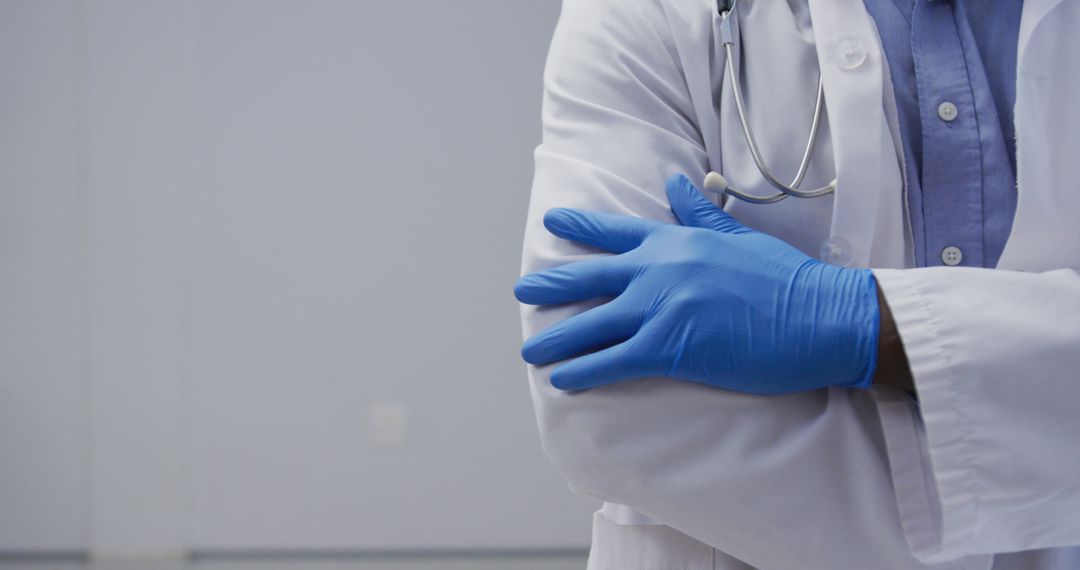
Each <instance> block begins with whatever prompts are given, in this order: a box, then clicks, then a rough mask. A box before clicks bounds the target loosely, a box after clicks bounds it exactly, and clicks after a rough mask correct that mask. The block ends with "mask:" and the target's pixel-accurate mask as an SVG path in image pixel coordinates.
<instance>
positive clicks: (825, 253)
mask: <svg viewBox="0 0 1080 570" xmlns="http://www.w3.org/2000/svg"><path fill="white" fill-rule="evenodd" d="M851 250H852V247H851V242H849V241H848V240H846V239H844V238H842V237H836V236H834V237H831V238H829V239H827V240H825V241H824V242H823V243H822V244H821V251H820V252H819V257H820V258H821V260H822V261H824V262H825V263H828V264H830V265H839V266H840V267H847V266H848V265H849V264H850V263H851Z"/></svg>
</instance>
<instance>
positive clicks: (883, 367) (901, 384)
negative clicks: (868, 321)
mask: <svg viewBox="0 0 1080 570" xmlns="http://www.w3.org/2000/svg"><path fill="white" fill-rule="evenodd" d="M877 300H878V308H879V309H880V311H881V321H880V325H879V327H880V328H879V330H878V351H877V369H876V370H875V371H874V380H873V385H875V386H887V387H891V388H896V389H899V390H903V391H905V392H907V393H909V394H915V381H914V379H913V378H912V376H911V367H910V366H909V365H908V359H907V354H906V353H905V352H904V343H903V342H901V340H900V331H899V330H897V328H896V321H894V320H893V316H892V310H890V309H889V303H888V302H887V301H886V300H885V294H884V293H882V291H881V286H877Z"/></svg>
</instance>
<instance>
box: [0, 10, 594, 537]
mask: <svg viewBox="0 0 1080 570" xmlns="http://www.w3.org/2000/svg"><path fill="white" fill-rule="evenodd" d="M557 12H558V5H557V3H556V2H506V1H505V0H502V1H501V0H467V1H463V2H452V3H451V2H439V1H436V0H421V1H417V2H392V1H383V2H374V1H361V0H355V1H351V2H346V1H329V0H319V1H300V0H293V1H284V0H273V1H266V0H231V1H214V0H204V1H191V2H180V1H172V2H167V1H162V0H156V1H146V0H108V1H106V0H86V1H84V2H61V1H46V2H42V1H37V0H17V1H16V0H0V74H2V77H4V78H5V80H4V81H3V82H0V85H4V87H2V88H0V268H2V269H0V458H2V459H0V461H2V464H3V465H4V469H3V470H2V472H3V475H2V476H0V550H9V551H10V550H42V549H44V550H50V549H52V550H55V549H60V550H71V549H81V548H89V549H91V550H94V551H96V552H104V553H109V552H121V553H125V552H126V553H134V552H163V551H173V550H180V549H186V548H194V549H199V550H220V549H225V550H244V549H274V550H293V549H298V550H307V549H319V550H327V549H331V550H334V549H344V550H353V549H399V548H400V549H408V548H546V547H557V548H565V547H578V546H583V545H585V544H586V543H587V541H588V522H589V517H588V511H589V510H590V509H591V508H592V507H593V505H592V504H591V503H590V502H588V501H585V500H583V499H580V498H577V497H575V496H573V495H572V494H571V493H570V491H569V490H568V489H567V487H566V486H565V484H564V483H563V482H562V481H561V479H560V477H559V476H558V474H557V473H556V471H555V469H554V467H552V466H551V465H550V464H549V463H548V462H547V460H546V458H544V457H543V454H542V452H541V451H540V448H539V443H538V440H537V437H536V431H535V426H534V423H533V416H532V411H531V407H530V404H529V400H528V389H527V384H526V382H525V376H524V368H523V366H522V364H521V363H520V361H519V360H518V357H517V348H518V345H519V343H520V328H519V325H518V322H517V310H516V304H515V303H514V301H513V298H512V295H511V293H510V287H511V285H512V282H513V279H514V278H515V277H516V274H517V266H518V256H519V251H520V244H521V241H520V237H521V230H522V224H523V218H524V213H525V207H526V203H527V200H528V187H529V180H530V177H531V171H532V166H531V149H532V147H533V146H534V145H535V144H536V143H537V142H538V138H539V99H540V73H541V69H542V66H543V56H544V52H545V50H546V45H547V41H548V39H549V38H550V33H551V29H552V26H553V25H554V20H555V18H556V16H557ZM380 410H381V411H380Z"/></svg>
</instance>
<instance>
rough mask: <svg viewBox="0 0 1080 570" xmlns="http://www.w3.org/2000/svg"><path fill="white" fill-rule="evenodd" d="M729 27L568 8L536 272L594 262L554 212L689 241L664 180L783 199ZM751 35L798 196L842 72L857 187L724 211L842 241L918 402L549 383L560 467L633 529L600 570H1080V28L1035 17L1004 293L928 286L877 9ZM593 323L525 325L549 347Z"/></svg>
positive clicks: (600, 559)
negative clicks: (749, 132)
mask: <svg viewBox="0 0 1080 570" xmlns="http://www.w3.org/2000/svg"><path fill="white" fill-rule="evenodd" d="M716 18H717V16H716V15H715V2H713V1H712V0H658V1H656V2H621V1H618V0H565V3H564V7H563V14H562V17H561V19H560V22H559V25H558V28H557V30H556V32H555V36H554V39H553V41H552V46H551V52H550V55H549V59H548V65H547V69H546V71H545V77H544V86H545V90H544V108H543V123H544V138H543V143H542V144H541V145H540V146H539V147H538V148H537V150H536V176H535V180H534V186H533V193H532V199H531V206H530V211H529V216H528V225H527V229H526V236H525V247H524V261H523V270H524V271H526V272H532V271H537V270H540V269H544V268H547V267H551V266H554V265H558V264H563V263H567V262H570V261H574V260H577V259H582V258H584V257H586V256H589V255H595V252H593V251H587V250H585V249H583V248H581V247H579V246H576V245H575V244H572V243H569V242H566V241H563V240H559V239H556V238H555V237H553V236H552V235H550V234H549V233H548V232H547V231H546V230H545V229H544V228H543V225H542V223H541V218H542V216H543V213H544V212H545V211H546V210H547V209H549V208H552V207H556V206H564V207H577V208H585V209H591V210H600V211H608V212H615V213H621V214H629V215H635V216H642V217H647V218H654V219H659V220H666V221H669V222H674V219H673V217H672V214H671V212H670V211H669V209H668V205H667V203H666V201H665V198H664V190H663V182H664V180H665V179H666V178H667V177H668V176H669V175H671V174H674V173H677V172H684V173H686V174H687V175H688V176H689V177H690V178H691V179H693V180H696V181H698V182H699V183H700V181H701V180H702V179H703V177H704V175H705V173H706V172H707V171H708V170H718V171H720V172H723V173H724V175H725V176H726V177H727V178H728V179H729V180H731V181H732V183H733V184H734V185H736V186H738V187H740V188H745V189H748V190H750V191H757V192H760V193H770V192H772V189H771V188H770V187H768V186H766V184H765V183H764V182H763V181H762V180H761V177H760V174H759V173H758V172H757V169H756V168H755V167H754V165H753V162H752V160H751V159H750V157H749V154H748V150H747V147H746V144H745V141H744V140H742V133H741V131H740V128H739V122H738V119H737V116H736V114H735V109H734V104H733V100H732V92H731V85H730V84H729V83H728V82H727V80H726V78H725V75H724V70H723V62H724V58H723V57H722V52H721V50H722V48H721V46H719V45H717V43H716V41H715V36H714V29H715V27H716V25H717V22H716ZM811 20H812V21H813V29H812V27H811V24H810V22H811ZM737 26H738V27H739V29H741V30H744V31H743V33H741V34H740V38H741V39H740V42H739V44H738V45H737V52H738V53H737V54H736V61H737V62H739V63H738V64H739V65H740V66H741V69H740V70H739V73H740V74H741V77H742V78H743V79H742V80H743V85H744V89H745V96H746V100H747V105H748V112H749V114H750V117H751V121H752V123H753V125H752V126H753V128H754V129H755V132H756V134H757V137H758V139H759V142H760V143H761V145H762V149H763V153H764V154H765V158H766V160H767V162H768V163H769V164H770V165H775V169H776V170H777V171H778V172H780V173H785V172H786V173H794V172H795V171H796V169H797V166H798V163H799V160H800V158H801V152H802V148H801V146H800V145H801V144H802V142H803V141H805V136H806V133H807V132H808V128H809V126H810V122H811V116H812V112H813V103H814V100H813V93H814V89H815V86H816V84H817V79H818V70H819V69H820V70H821V74H822V76H823V80H824V87H825V100H826V106H827V120H826V121H824V122H823V124H822V131H821V140H820V141H819V143H818V145H817V147H816V148H817V150H816V151H815V155H814V158H813V161H812V163H811V166H810V169H809V173H808V175H807V178H806V182H805V185H806V186H807V187H816V186H819V185H822V184H824V183H827V182H828V181H829V180H831V179H832V177H833V176H835V177H836V178H837V179H838V189H837V192H836V195H835V197H827V198H822V199H816V200H797V199H788V200H785V201H783V202H780V203H777V204H773V205H765V206H760V205H749V204H745V203H742V202H738V201H731V202H730V203H728V204H727V205H726V206H725V207H726V209H728V210H729V211H730V212H731V213H732V214H733V215H735V216H736V217H737V218H738V219H739V220H741V221H742V222H743V223H746V224H747V225H750V226H752V227H755V228H757V229H760V230H762V231H765V232H768V233H770V234H772V235H774V236H776V237H778V238H781V239H783V240H785V241H787V242H788V243H791V244H793V245H794V246H796V247H798V248H800V249H802V250H803V251H805V252H807V253H808V254H810V255H815V256H818V255H821V251H822V250H823V244H825V243H830V244H831V245H830V251H836V250H837V248H835V247H832V246H834V245H835V244H836V243H838V242H836V241H835V239H836V238H843V240H844V242H843V244H844V247H843V250H844V252H843V253H844V256H843V257H844V258H845V259H849V260H850V264H851V265H852V266H864V267H873V268H874V270H875V275H876V276H877V278H878V281H879V283H880V285H881V287H882V289H883V290H884V292H885V295H886V297H887V299H888V301H889V304H890V306H891V307H892V311H893V314H894V318H895V319H896V321H897V325H898V327H899V330H900V333H901V335H902V337H903V340H904V344H905V348H906V351H907V354H908V357H909V360H910V361H911V362H910V363H911V368H912V371H913V374H914V376H915V382H916V388H917V391H918V393H919V401H918V403H916V402H915V401H914V400H912V399H911V398H909V397H907V396H906V395H904V394H900V393H896V392H892V391H888V390H878V389H875V390H872V391H852V390H843V389H831V390H823V391H818V392H813V393H803V394H792V395H787V396H774V397H759V396H749V395H744V394H736V393H731V392H726V391H722V390H717V389H712V388H707V387H704V386H700V385H696V384H691V383H686V382H678V381H673V380H667V379H646V380H641V381H634V382H626V383H622V384H618V385H612V386H607V387H604V388H600V389H596V390H592V391H588V392H583V393H576V394H567V393H563V392H560V391H558V390H556V389H555V388H553V387H552V386H551V384H550V382H549V379H548V375H549V373H550V370H551V367H530V368H529V376H530V384H531V389H532V395H533V400H534V403H535V407H536V414H537V420H538V423H539V427H540V433H541V437H542V442H543V445H544V448H545V450H546V451H547V453H548V454H549V456H550V457H551V459H552V460H553V461H554V463H555V464H556V465H557V466H558V467H559V468H560V469H561V471H562V472H563V474H564V476H565V477H566V479H567V480H568V482H569V483H570V484H571V486H573V487H574V488H575V489H577V490H578V491H580V492H582V493H586V494H589V495H591V496H594V497H598V498H600V499H603V500H605V501H607V502H608V503H610V504H609V505H608V506H606V507H605V508H604V509H603V510H602V511H600V512H598V513H597V514H596V517H595V521H594V532H593V534H594V536H593V540H594V543H593V552H592V556H591V558H590V567H591V568H593V569H594V570H611V569H618V570H659V569H675V568H679V569H698V568H702V569H705V568H707V569H715V568H730V569H735V568H740V569H745V568H761V569H775V570H787V569H800V570H802V569H807V570H814V569H820V570H838V569H839V570H844V569H858V570H865V569H889V570H894V569H895V570H905V569H909V568H927V567H931V568H956V569H987V568H991V567H993V568H994V569H995V570H1005V569H1013V568H1028V569H1031V570H1059V569H1066V568H1069V569H1074V568H1080V554H1078V552H1080V551H1078V550H1076V549H1074V548H1070V547H1071V546H1074V545H1080V437H1077V434H1080V413H1078V412H1077V411H1078V410H1080V275H1078V273H1077V269H1078V268H1080V183H1078V182H1077V176H1076V172H1077V169H1076V158H1077V156H1080V105H1078V104H1077V101H1080V34H1077V33H1076V32H1075V30H1077V29H1080V2H1078V1H1074V0H1027V1H1026V2H1025V4H1024V12H1023V17H1022V21H1021V30H1020V40H1019V70H1018V80H1017V110H1016V123H1017V138H1018V147H1017V161H1018V186H1019V204H1018V208H1017V212H1016V218H1015V221H1014V224H1013V231H1012V234H1011V236H1010V238H1009V241H1008V243H1007V245H1006V248H1005V251H1004V253H1003V255H1002V257H1001V262H1000V264H999V268H998V270H986V269H975V268H960V267H942V268H929V269H914V270H912V269H904V268H905V267H910V266H911V265H912V247H911V239H910V234H909V230H908V229H907V228H908V225H907V223H906V220H907V215H906V211H905V208H906V203H907V201H906V198H905V196H904V188H905V186H904V178H903V177H904V168H903V160H904V157H903V156H902V153H901V152H900V150H899V149H900V148H901V146H900V144H899V134H898V129H897V121H896V107H895V101H894V100H893V96H892V87H891V81H890V79H889V77H888V67H887V66H886V65H885V62H884V61H883V54H882V50H881V47H880V42H879V41H878V37H877V34H876V31H875V28H874V24H873V21H872V19H871V18H870V17H869V15H868V14H867V13H866V10H865V8H864V7H863V3H862V0H809V1H808V3H807V2H798V1H792V0H789V1H788V2H780V1H773V0H758V1H756V2H751V1H748V0H743V2H741V3H740V13H739V20H738V22H737ZM737 32H738V31H737ZM829 240H834V241H833V242H829ZM587 306H589V305H587V304H581V305H575V306H572V307H561V308H555V309H550V308H549V309H544V310H537V309H536V308H533V307H523V309H522V315H523V322H524V331H525V333H526V335H532V334H535V333H536V332H538V331H540V330H541V329H543V328H545V327H546V326H549V325H551V324H554V323H555V322H557V321H559V320H561V319H564V318H566V317H567V316H569V315H570V314H573V313H575V312H578V311H581V310H583V309H585V308H586V307H587ZM620 505H622V506H620ZM1019 551H1027V552H1021V553H1018V554H1000V553H1014V552H1019Z"/></svg>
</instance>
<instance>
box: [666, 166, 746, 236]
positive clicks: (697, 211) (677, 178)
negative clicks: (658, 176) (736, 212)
mask: <svg viewBox="0 0 1080 570" xmlns="http://www.w3.org/2000/svg"><path fill="white" fill-rule="evenodd" d="M666 190H667V197H668V203H670V204H671V211H672V212H674V213H675V217H676V218H678V219H679V223H680V224H682V225H684V226H688V227H693V228H705V229H708V230H714V231H718V232H723V233H726V234H742V233H747V232H750V231H752V230H751V229H750V228H748V227H746V226H744V225H742V224H740V223H739V222H738V221H737V220H736V219H735V218H733V217H732V216H731V214H729V213H727V212H725V211H723V210H721V209H720V208H718V207H716V205H715V204H713V203H712V202H710V201H708V200H707V199H706V198H705V196H704V195H703V194H702V193H701V192H700V191H699V190H698V189H697V187H695V186H694V183H693V182H690V179H689V178H687V177H686V176H685V175H683V174H676V175H674V176H672V177H671V178H668V180H667V186H666Z"/></svg>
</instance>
